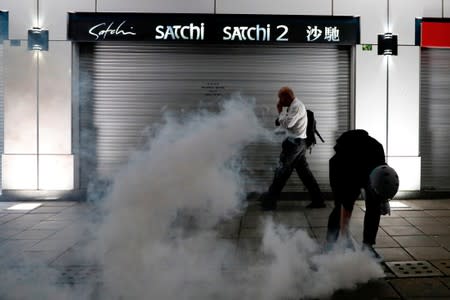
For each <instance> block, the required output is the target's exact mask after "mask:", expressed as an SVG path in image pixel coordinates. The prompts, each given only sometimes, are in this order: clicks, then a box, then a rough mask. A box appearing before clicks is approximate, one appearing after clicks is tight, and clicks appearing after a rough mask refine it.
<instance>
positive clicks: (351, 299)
mask: <svg viewBox="0 0 450 300" xmlns="http://www.w3.org/2000/svg"><path fill="white" fill-rule="evenodd" d="M330 299H331V300H361V299H364V300H378V299H400V296H399V295H398V293H397V292H396V291H395V290H394V288H393V287H392V286H391V285H390V284H389V283H388V282H386V281H385V280H374V281H370V282H368V283H367V284H363V285H360V286H358V287H357V288H356V289H353V290H340V291H337V292H335V293H334V295H333V296H332V297H331V298H330Z"/></svg>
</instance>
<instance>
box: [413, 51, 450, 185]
mask: <svg viewBox="0 0 450 300" xmlns="http://www.w3.org/2000/svg"><path fill="white" fill-rule="evenodd" d="M420 77H421V78H420V82H421V86H420V88H421V93H420V153H421V156H422V178H421V182H422V190H435V191H450V172H449V170H450V152H449V149H450V135H449V132H450V50H448V49H426V48H424V49H422V52H421V73H420Z"/></svg>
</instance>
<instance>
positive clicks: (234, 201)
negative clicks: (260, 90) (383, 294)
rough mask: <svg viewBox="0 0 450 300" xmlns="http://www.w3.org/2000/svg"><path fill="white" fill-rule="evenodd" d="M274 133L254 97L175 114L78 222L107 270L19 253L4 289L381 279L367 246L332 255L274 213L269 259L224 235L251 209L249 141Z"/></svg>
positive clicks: (148, 289)
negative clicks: (222, 227)
mask: <svg viewBox="0 0 450 300" xmlns="http://www.w3.org/2000/svg"><path fill="white" fill-rule="evenodd" d="M270 136H271V133H270V132H268V131H267V130H266V129H264V128H263V126H261V124H260V122H259V120H258V118H257V116H256V115H255V109H254V101H251V100H249V99H242V98H239V97H238V98H237V99H231V100H228V101H224V102H223V104H222V105H221V107H220V109H219V110H218V111H216V112H206V111H202V112H199V113H196V114H192V115H191V116H190V117H189V118H183V119H182V120H180V119H179V118H176V117H168V118H167V119H166V121H165V123H164V125H163V126H161V128H160V129H159V130H158V131H157V132H156V134H155V135H154V136H152V137H151V138H150V139H149V143H148V147H145V150H142V151H137V152H135V153H134V154H133V155H132V157H131V158H130V160H129V162H128V163H127V164H126V165H124V166H123V168H122V169H121V170H119V172H117V174H116V176H115V177H114V181H113V184H112V186H111V187H110V188H108V192H107V193H106V195H105V196H104V198H103V199H102V201H98V202H97V205H98V206H99V207H98V211H99V212H100V213H99V216H100V218H98V219H96V218H91V217H89V218H87V217H86V218H85V219H81V220H77V221H76V223H74V224H73V225H71V226H79V227H80V231H83V232H87V233H89V238H88V240H89V241H90V242H88V243H87V245H86V247H85V250H86V251H85V252H84V255H85V256H84V257H83V258H82V259H80V261H81V262H83V261H85V262H88V263H89V264H95V265H98V266H99V270H100V274H99V277H98V278H92V280H93V281H92V282H84V283H83V284H72V285H70V284H69V285H68V284H62V283H61V282H60V281H61V272H60V270H61V269H60V268H59V269H58V268H54V267H50V266H48V265H46V264H42V263H38V264H35V263H33V262H32V261H27V260H26V258H21V257H16V258H17V259H16V260H12V259H11V260H10V261H9V263H8V265H2V266H0V267H1V268H2V275H1V276H0V298H5V299H100V300H103V299H105V300H106V299H108V300H111V299H113V300H114V299H167V300H171V299H196V300H203V299H214V298H215V299H266V300H273V299H279V298H294V299H299V298H305V297H310V298H311V297H322V296H327V295H331V294H332V293H333V292H334V291H336V290H338V289H341V288H353V287H355V285H356V284H358V283H364V282H367V281H368V280H370V279H372V278H379V277H382V276H383V271H382V269H381V267H380V266H379V265H378V264H377V263H376V262H374V261H373V260H372V259H371V258H370V257H369V256H368V254H366V253H364V252H359V251H356V252H355V251H350V250H345V249H343V248H342V249H341V248H339V247H338V248H336V249H335V250H334V251H331V252H328V253H322V251H321V247H320V246H319V245H318V244H317V242H316V241H315V240H313V239H312V238H310V237H309V235H308V234H307V232H305V231H303V230H292V229H289V228H286V227H283V226H281V225H279V224H276V223H274V222H273V221H272V220H271V219H270V218H269V219H267V220H266V225H265V226H264V229H263V230H264V233H263V235H262V242H261V245H260V253H261V257H258V258H256V257H254V256H252V255H250V256H246V255H242V253H241V252H240V251H238V249H239V247H237V244H236V240H235V239H227V238H226V237H224V236H221V235H220V234H219V233H218V230H217V228H218V225H219V224H223V223H224V222H225V223H226V222H227V221H229V222H231V223H232V222H233V220H236V219H237V218H239V216H240V214H242V212H243V211H244V210H245V208H246V201H244V198H245V195H244V186H245V182H246V180H247V178H245V176H242V172H241V170H242V168H243V164H244V163H245V160H243V159H242V158H241V155H240V154H242V150H243V149H244V147H246V146H247V145H248V144H249V143H252V142H256V141H260V140H261V139H270ZM230 220H231V221H230ZM85 229H86V231H85ZM91 237H92V239H91ZM77 251H79V249H78V250H77ZM74 254H76V255H77V256H80V253H74ZM12 256H13V253H11V257H12Z"/></svg>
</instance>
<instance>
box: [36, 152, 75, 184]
mask: <svg viewBox="0 0 450 300" xmlns="http://www.w3.org/2000/svg"><path fill="white" fill-rule="evenodd" d="M73 166H74V163H73V155H39V189H42V190H71V189H73V178H74V170H73Z"/></svg>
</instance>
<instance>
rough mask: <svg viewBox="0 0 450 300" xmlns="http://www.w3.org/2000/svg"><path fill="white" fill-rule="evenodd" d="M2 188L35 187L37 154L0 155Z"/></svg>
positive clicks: (19, 188) (26, 188)
mask: <svg viewBox="0 0 450 300" xmlns="http://www.w3.org/2000/svg"><path fill="white" fill-rule="evenodd" d="M2 168H3V177H2V189H3V190H31V189H37V155H2Z"/></svg>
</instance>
